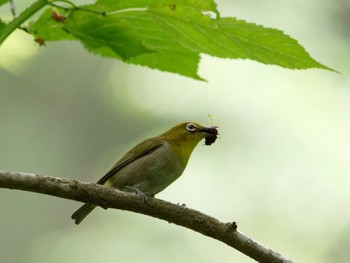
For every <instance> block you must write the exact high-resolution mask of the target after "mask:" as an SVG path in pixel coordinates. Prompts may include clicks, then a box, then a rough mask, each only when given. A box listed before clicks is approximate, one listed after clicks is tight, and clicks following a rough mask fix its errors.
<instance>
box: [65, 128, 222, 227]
mask: <svg viewBox="0 0 350 263" xmlns="http://www.w3.org/2000/svg"><path fill="white" fill-rule="evenodd" d="M217 128H218V127H217V126H209V127H205V126H202V125H200V124H198V123H195V122H184V123H180V124H177V125H175V126H174V127H172V128H171V129H169V130H168V131H166V132H164V133H162V134H160V135H158V136H156V137H153V138H149V139H146V140H144V141H142V142H141V143H139V144H137V145H136V146H135V147H133V148H132V149H131V150H129V151H128V152H127V153H126V154H125V155H124V156H123V157H122V158H121V159H120V160H119V161H118V162H117V163H116V164H115V165H114V166H113V167H112V168H111V169H110V170H109V171H108V172H107V173H106V174H105V175H104V176H103V177H102V178H101V179H100V180H98V181H97V184H101V185H105V186H107V187H113V188H116V189H118V190H120V191H124V192H134V193H137V194H139V195H143V196H145V195H150V196H155V195H156V194H158V193H159V192H161V191H163V190H164V189H165V188H167V187H168V186H169V185H170V184H172V183H173V182H174V181H175V180H176V179H177V178H179V177H180V176H181V174H182V173H183V171H184V170H185V168H186V165H187V163H188V160H189V158H190V156H191V153H192V151H193V150H194V148H195V147H196V146H197V144H198V143H199V142H200V141H201V140H202V139H205V144H206V145H210V144H212V143H214V142H215V140H216V138H217V135H218V130H217ZM95 207H96V205H94V204H89V203H85V204H84V205H83V206H81V207H80V208H79V209H78V210H77V211H75V212H74V213H73V214H72V216H71V218H72V219H73V220H74V221H75V224H77V225H78V224H80V223H81V222H82V221H83V219H84V218H85V217H86V216H87V215H88V214H89V213H90V212H91V211H92V210H93V209H94V208H95Z"/></svg>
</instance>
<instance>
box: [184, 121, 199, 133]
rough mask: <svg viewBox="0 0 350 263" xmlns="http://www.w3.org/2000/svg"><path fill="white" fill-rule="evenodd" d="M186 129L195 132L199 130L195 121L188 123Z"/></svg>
mask: <svg viewBox="0 0 350 263" xmlns="http://www.w3.org/2000/svg"><path fill="white" fill-rule="evenodd" d="M186 129H187V130H188V131H190V132H194V131H195V130H197V126H196V125H195V124H193V123H189V124H187V125H186Z"/></svg>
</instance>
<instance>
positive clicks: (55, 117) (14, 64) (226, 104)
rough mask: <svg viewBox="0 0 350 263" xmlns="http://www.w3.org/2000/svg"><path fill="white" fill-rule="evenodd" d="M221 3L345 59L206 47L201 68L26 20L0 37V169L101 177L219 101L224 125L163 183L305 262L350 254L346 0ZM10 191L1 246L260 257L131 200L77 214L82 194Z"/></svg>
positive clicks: (29, 255) (53, 254)
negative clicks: (39, 29) (234, 55)
mask: <svg viewBox="0 0 350 263" xmlns="http://www.w3.org/2000/svg"><path fill="white" fill-rule="evenodd" d="M80 2H82V1H80ZM15 3H16V5H17V8H18V9H19V10H22V9H23V8H24V7H25V6H26V5H27V4H28V2H27V1H15ZM217 3H218V6H219V10H220V11H221V13H222V15H223V16H236V17H238V18H241V19H245V20H247V21H250V22H255V23H258V24H263V25H264V26H268V27H275V28H279V29H282V30H284V31H285V32H286V33H287V34H289V35H291V36H292V37H294V38H296V39H297V40H298V41H299V42H300V43H301V44H302V45H303V46H304V47H305V48H306V49H307V50H308V51H309V52H310V53H311V55H312V56H313V57H314V58H315V59H316V60H318V61H320V62H321V63H324V64H325V65H327V66H329V67H332V68H334V69H336V70H338V71H339V72H341V73H342V74H336V73H332V72H328V71H324V70H304V71H293V70H286V69H282V68H278V67H275V66H266V65H262V64H258V63H255V62H251V61H245V60H223V59H216V58H212V57H208V56H202V62H201V65H200V74H201V76H202V77H204V78H205V79H206V80H207V81H208V82H200V81H195V80H192V79H188V78H184V77H181V76H178V75H174V74H168V73H163V72H159V71H156V70H150V69H148V68H143V67H138V66H132V65H126V64H122V63H119V62H116V61H113V60H109V59H104V58H101V57H98V56H94V55H92V54H89V53H87V52H86V51H85V50H84V49H83V48H82V46H81V45H79V44H77V43H73V42H62V43H48V45H47V46H45V47H41V48H39V47H38V46H37V45H36V44H35V43H34V42H33V40H32V38H31V37H30V36H28V35H26V34H25V33H23V32H16V33H15V34H14V35H12V36H11V38H9V39H8V40H7V41H6V42H5V44H4V46H3V47H1V48H0V105H1V111H0V121H1V128H0V149H1V151H0V169H2V170H13V171H24V172H31V173H38V174H45V175H50V176H57V177H64V178H71V179H77V180H82V181H88V182H94V181H96V180H98V179H99V178H100V177H101V176H102V175H103V174H104V173H105V172H106V171H107V170H108V169H109V168H110V167H111V165H112V164H113V163H114V162H115V161H116V160H117V159H118V158H119V157H121V155H122V154H123V153H125V151H126V150H128V149H129V148H131V147H132V146H133V145H134V144H136V143H138V142H139V141H140V140H142V139H144V138H148V137H150V136H153V135H157V134H158V133H161V132H163V131H164V130H166V129H168V128H169V127H171V126H172V125H174V124H177V123H179V122H183V121H197V122H200V123H202V124H204V125H209V124H211V121H210V120H209V118H208V114H211V116H212V118H213V123H214V124H215V125H219V126H220V134H221V138H220V139H218V140H217V141H216V143H215V144H213V145H211V146H210V147H207V146H204V145H203V144H201V145H199V146H198V147H197V148H196V150H195V151H194V153H193V155H192V158H191V160H190V162H189V165H188V167H187V169H186V171H185V173H184V174H183V176H182V177H181V178H180V179H179V180H178V181H176V182H175V183H174V184H172V185H171V186H170V187H169V188H168V189H166V190H165V191H164V192H162V193H160V194H159V195H158V197H159V198H162V199H165V200H168V201H171V202H173V203H178V202H179V203H185V204H186V205H187V206H188V207H191V208H194V209H197V210H200V211H202V212H204V213H207V214H209V215H212V216H214V217H216V218H218V219H219V220H221V221H224V222H228V221H236V222H237V223H238V227H239V229H240V231H242V232H244V233H245V234H247V235H249V236H251V237H253V238H254V239H255V240H257V241H258V242H260V243H262V244H264V245H266V246H268V247H270V248H272V249H274V250H276V251H278V252H279V253H281V254H282V255H284V256H285V257H287V258H290V259H292V260H294V261H295V262H318V263H323V262H340V263H342V262H350V252H349V251H350V250H349V246H350V209H349V201H350V190H349V189H350V187H349V186H350V176H349V174H350V162H349V156H350V139H349V134H350V118H349V116H350V103H349V102H350V77H349V73H350V63H349V61H350V48H349V46H350V30H349V28H350V27H349V24H350V2H349V1H347V0H338V1H326V0H310V1H290V2H285V1H283V2H281V1H277V0H265V1H246V0H235V1H231V0H226V1H217ZM0 13H1V14H8V6H3V7H1V9H0ZM7 18H8V19H10V17H9V16H8V17H7ZM0 200H1V201H0V211H1V217H0V218H1V221H0V222H1V223H0V244H1V245H0V261H1V262H16V263H22V262H23V263H24V262H25V263H32V262H46V263H56V262H85V263H90V262H105V263H109V262H143V263H148V262H152V263H157V262H168V263H175V262H176V263H177V262H202V263H207V262H208V263H209V262H222V263H226V262H242V263H245V262H253V260H251V259H249V258H247V257H246V256H244V255H243V254H241V253H239V252H237V251H235V250H233V249H231V248H230V247H228V246H226V245H224V244H222V243H219V242H217V241H215V240H212V239H209V238H207V237H204V236H201V235H199V234H197V233H194V232H192V231H190V230H187V229H184V228H181V227H178V226H175V225H172V224H168V223H167V222H163V221H159V220H156V219H153V218H149V217H146V216H142V215H138V214H134V213H129V212H125V211H118V210H108V211H105V210H103V209H97V210H95V211H94V212H93V213H92V214H91V215H90V216H89V217H88V218H87V220H86V221H84V222H83V224H81V225H79V226H76V225H74V223H73V221H72V220H71V219H70V215H71V213H72V212H73V211H74V210H75V209H76V208H78V207H79V206H80V204H79V203H77V202H73V201H69V200H64V199H58V198H54V197H49V196H43V195H39V194H34V193H29V192H22V191H14V190H13V191H12V190H7V189H1V190H0Z"/></svg>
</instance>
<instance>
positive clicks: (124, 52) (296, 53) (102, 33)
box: [0, 0, 332, 80]
mask: <svg viewBox="0 0 350 263" xmlns="http://www.w3.org/2000/svg"><path fill="white" fill-rule="evenodd" d="M8 1H9V0H0V5H1V4H3V3H6V2H8ZM45 7H47V8H45ZM43 9H44V11H43V12H42V14H41V16H40V17H39V18H38V19H37V20H36V21H32V22H30V23H29V24H27V25H26V24H24V23H25V21H27V20H28V19H29V18H31V17H32V16H33V15H34V14H35V13H37V12H39V11H41V10H43ZM17 28H21V29H24V30H25V31H26V32H27V33H29V34H31V35H33V37H34V38H35V41H36V42H37V43H38V44H39V45H45V43H47V42H50V41H63V40H69V41H72V40H73V41H74V40H75V41H79V42H81V43H82V44H83V45H84V47H85V48H86V49H87V50H88V51H89V52H91V53H94V54H98V55H100V56H103V57H108V58H113V59H117V60H122V61H124V62H126V63H129V64H136V65H142V66H147V67H150V68H154V69H159V70H161V71H167V72H172V73H177V74H180V75H183V76H187V77H191V78H194V79H199V80H200V79H202V78H201V76H199V75H198V65H199V62H200V56H201V54H208V55H210V56H214V57H219V58H231V59H250V60H254V61H257V62H260V63H264V64H272V65H278V66H281V67H284V68H289V69H307V68H320V69H328V70H332V69H330V68H329V67H327V66H325V65H323V64H321V63H319V62H317V61H316V60H314V59H313V58H312V57H311V56H310V55H309V53H308V52H307V51H306V50H305V49H304V47H302V46H301V45H300V44H299V43H298V42H297V41H296V40H295V39H293V38H291V37H290V36H288V35H287V34H285V33H284V32H283V31H281V30H278V29H274V28H267V27H263V26H261V25H257V24H254V23H249V22H246V21H244V20H240V19H237V18H234V17H221V16H220V13H219V10H218V8H217V5H216V3H215V2H214V1H213V0H202V1H198V0H185V1H184V0H172V1H164V0H152V1H149V0H137V1H135V0H119V1H111V0H97V1H96V2H95V3H94V4H90V5H82V6H78V5H76V4H74V3H73V2H71V1H68V0H36V1H35V2H34V3H33V4H32V5H31V6H29V7H28V8H27V9H25V10H24V11H23V12H22V13H21V14H20V15H19V16H18V17H15V18H14V19H13V20H12V21H10V22H8V23H5V22H4V21H3V20H2V19H0V45H1V43H2V42H3V41H4V40H5V39H6V38H7V37H8V36H9V35H10V34H11V33H12V32H13V31H14V30H16V29H17Z"/></svg>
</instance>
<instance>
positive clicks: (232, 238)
mask: <svg viewBox="0 0 350 263" xmlns="http://www.w3.org/2000/svg"><path fill="white" fill-rule="evenodd" d="M0 188H9V189H17V190H24V191H31V192H35V193H41V194H47V195H51V196H57V197H61V198H65V199H71V200H76V201H81V202H88V203H92V204H96V205H98V206H101V207H103V208H116V209H122V210H128V211H132V212H136V213H141V214H145V215H149V216H152V217H155V218H159V219H162V220H165V221H167V222H170V223H174V224H177V225H180V226H183V227H186V228H189V229H192V230H194V231H196V232H199V233H201V234H203V235H206V236H208V237H212V238H214V239H217V240H219V241H221V242H223V243H225V244H227V245H229V246H231V247H233V248H235V249H237V250H238V251H240V252H242V253H244V254H245V255H247V256H249V257H251V258H253V259H255V260H256V261H258V262H269V263H275V262H276V263H277V262H282V263H291V262H292V261H290V260H287V259H285V258H284V257H282V256H281V255H280V254H278V253H276V252H274V251H272V250H270V249H268V248H266V247H265V246H263V245H261V244H259V243H257V242H256V241H254V240H253V239H251V238H249V237H247V236H246V235H244V234H243V233H241V232H240V231H238V230H237V225H236V223H234V222H233V223H222V222H220V221H218V220H217V219H215V218H213V217H211V216H208V215H205V214H203V213H201V212H199V211H196V210H193V209H190V208H187V207H184V206H181V205H176V204H172V203H169V202H166V201H163V200H160V199H157V198H148V199H147V203H146V204H145V203H144V201H143V199H142V198H140V197H139V196H138V195H136V194H132V193H125V192H121V191H118V190H115V189H113V188H108V187H105V186H103V185H97V184H92V183H83V182H79V181H76V180H69V179H61V178H55V177H48V176H42V175H36V174H29V173H18V172H6V171H0ZM67 218H68V215H67Z"/></svg>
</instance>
